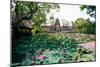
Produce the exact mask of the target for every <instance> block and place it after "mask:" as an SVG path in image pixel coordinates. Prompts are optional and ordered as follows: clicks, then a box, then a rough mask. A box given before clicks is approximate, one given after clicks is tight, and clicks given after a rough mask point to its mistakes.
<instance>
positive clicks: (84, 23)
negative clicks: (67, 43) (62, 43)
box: [74, 18, 95, 34]
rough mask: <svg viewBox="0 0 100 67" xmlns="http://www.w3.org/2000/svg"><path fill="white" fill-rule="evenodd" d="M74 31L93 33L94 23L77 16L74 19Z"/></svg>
mask: <svg viewBox="0 0 100 67" xmlns="http://www.w3.org/2000/svg"><path fill="white" fill-rule="evenodd" d="M74 25H75V32H78V33H87V34H95V23H92V22H90V21H88V20H85V19H83V18H78V19H77V20H76V21H75V24H74Z"/></svg>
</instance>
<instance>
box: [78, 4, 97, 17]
mask: <svg viewBox="0 0 100 67" xmlns="http://www.w3.org/2000/svg"><path fill="white" fill-rule="evenodd" d="M80 9H81V10H82V11H83V10H84V9H86V10H87V14H88V15H90V16H91V17H94V18H95V16H96V6H90V5H81V6H80Z"/></svg>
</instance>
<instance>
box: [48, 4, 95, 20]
mask: <svg viewBox="0 0 100 67" xmlns="http://www.w3.org/2000/svg"><path fill="white" fill-rule="evenodd" d="M51 15H53V16H54V18H59V20H60V21H61V20H62V19H65V20H67V21H69V22H71V21H75V20H76V19H77V18H80V17H81V18H85V19H87V18H90V20H95V19H94V18H92V17H90V16H89V15H87V14H86V9H85V10H83V11H81V10H80V5H65V4H60V9H59V12H57V11H56V10H51V12H50V13H49V14H48V17H49V16H51Z"/></svg>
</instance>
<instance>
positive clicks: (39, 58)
mask: <svg viewBox="0 0 100 67" xmlns="http://www.w3.org/2000/svg"><path fill="white" fill-rule="evenodd" d="M36 59H38V60H40V61H43V60H44V59H46V56H43V55H39V56H36Z"/></svg>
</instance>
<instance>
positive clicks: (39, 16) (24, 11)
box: [12, 1, 60, 33]
mask: <svg viewBox="0 0 100 67" xmlns="http://www.w3.org/2000/svg"><path fill="white" fill-rule="evenodd" d="M14 3H15V4H16V6H15V7H14V8H15V10H14V12H15V17H16V20H17V21H16V22H15V20H13V22H14V23H13V24H14V25H13V26H16V29H18V26H19V23H22V21H23V20H30V21H32V22H33V28H32V29H33V30H34V31H33V33H37V32H40V31H41V27H40V26H41V23H43V22H45V21H46V14H47V13H49V12H50V10H52V9H53V10H56V9H57V10H59V8H60V6H59V5H58V4H52V3H38V2H27V1H14ZM12 9H13V8H12ZM15 23H16V24H15Z"/></svg>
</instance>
